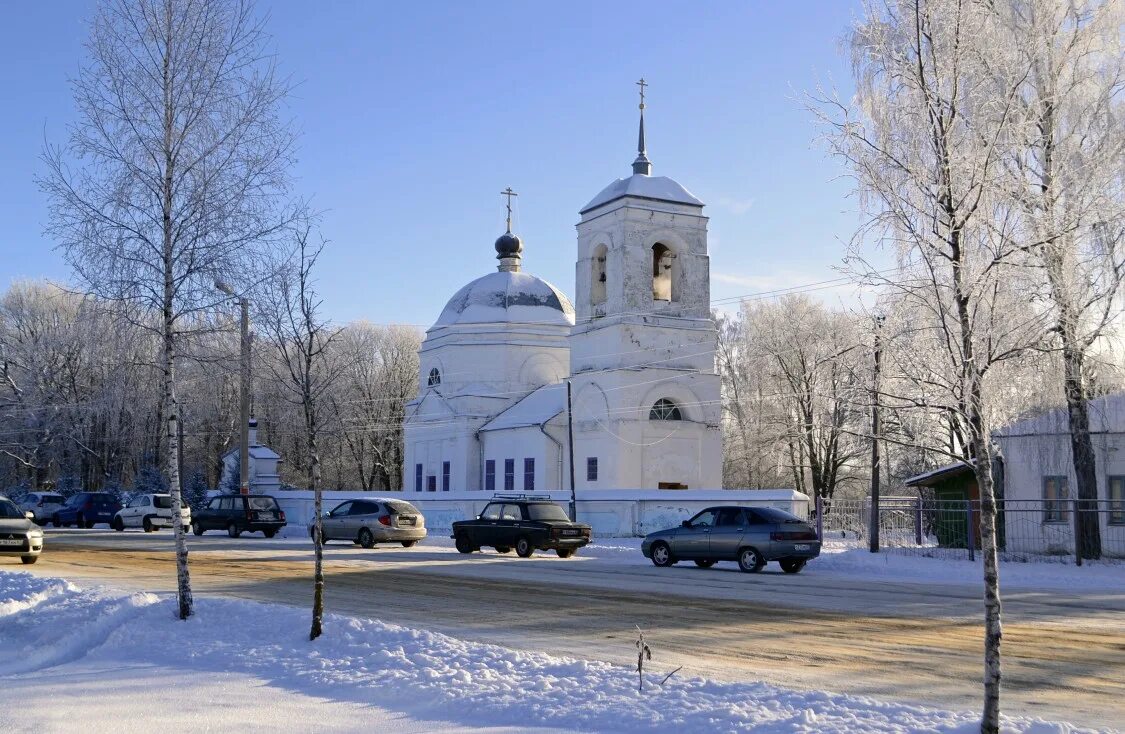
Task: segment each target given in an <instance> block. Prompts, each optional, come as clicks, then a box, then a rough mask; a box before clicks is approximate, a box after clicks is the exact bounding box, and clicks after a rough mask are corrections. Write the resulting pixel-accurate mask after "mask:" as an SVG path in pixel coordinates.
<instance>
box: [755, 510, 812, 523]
mask: <svg viewBox="0 0 1125 734" xmlns="http://www.w3.org/2000/svg"><path fill="white" fill-rule="evenodd" d="M754 512H756V513H757V514H758V515H759V516H760V517H761V518H762V519H763V520H765V521H766V522H804V520H802V519H801V518H799V517H797V516H796V515H793V514H790V513H788V512H786V511H785V510H779V509H777V508H776V507H755V508H754Z"/></svg>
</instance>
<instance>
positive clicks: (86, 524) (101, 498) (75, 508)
mask: <svg viewBox="0 0 1125 734" xmlns="http://www.w3.org/2000/svg"><path fill="white" fill-rule="evenodd" d="M120 509H121V503H120V502H118V500H117V497H115V496H114V495H112V494H110V493H109V492H79V493H78V494H76V495H73V496H72V497H71V498H70V499H68V500H67V501H66V504H64V505H63V506H62V507H60V508H59V509H57V510H55V513H54V514H53V515H52V516H51V522H52V524H54V526H55V527H56V528H57V527H60V526H66V527H70V526H71V525H77V526H78V527H80V528H92V527H94V525H96V524H98V523H100V522H104V523H105V524H106V525H109V524H110V523H111V522H112V521H113V516H114V515H116V514H117V511H118V510H120Z"/></svg>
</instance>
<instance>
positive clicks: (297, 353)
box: [263, 222, 342, 640]
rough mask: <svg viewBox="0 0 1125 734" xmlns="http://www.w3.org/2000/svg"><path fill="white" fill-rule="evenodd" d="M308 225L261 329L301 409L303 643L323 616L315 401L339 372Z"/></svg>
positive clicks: (274, 284)
mask: <svg viewBox="0 0 1125 734" xmlns="http://www.w3.org/2000/svg"><path fill="white" fill-rule="evenodd" d="M311 231H312V228H311V225H310V224H309V223H308V222H303V223H301V224H300V225H299V227H298V228H297V229H296V231H295V233H294V237H295V239H296V252H295V254H294V257H293V260H292V262H291V263H290V264H288V265H286V266H283V267H282V268H281V269H280V270H279V271H278V273H277V275H275V276H274V278H273V279H272V280H271V281H270V285H271V288H270V295H269V297H268V298H267V299H266V306H265V309H264V310H265V318H264V319H263V325H264V328H265V329H266V331H268V332H269V334H270V337H271V339H272V342H273V348H274V351H275V352H276V354H275V358H274V359H272V360H270V365H271V369H272V370H273V372H274V377H275V378H276V379H277V380H278V382H279V383H280V384H282V385H284V386H285V388H286V390H287V391H288V393H289V395H290V398H291V399H292V400H293V401H294V402H296V403H297V404H298V405H299V406H300V409H301V415H302V417H303V419H304V429H305V430H304V433H305V435H304V450H305V452H306V458H307V466H308V486H309V488H310V489H312V491H313V507H314V510H313V513H314V520H313V546H314V554H315V558H314V564H313V610H312V627H311V630H310V632H309V639H310V640H315V639H316V638H317V637H320V633H321V622H322V619H323V616H324V535H323V527H324V526H323V517H322V503H321V494H322V492H321V490H322V486H321V471H320V450H319V448H318V437H319V434H320V424H321V415H322V413H323V410H322V408H321V401H322V398H323V396H324V395H325V393H326V392H327V391H328V390H330V389H331V388H332V385H333V383H334V382H335V381H336V378H337V377H339V375H340V372H341V371H342V365H341V364H340V363H339V362H338V361H337V362H336V363H335V364H333V363H332V362H330V361H329V359H328V357H329V349H330V348H331V346H332V343H333V342H334V341H335V339H336V337H337V336H338V335H339V333H340V330H339V329H336V328H334V327H332V326H331V325H330V324H329V323H328V322H327V321H325V320H324V319H322V318H321V316H320V314H319V312H320V306H321V299H320V296H319V295H318V294H317V292H316V288H315V285H314V283H313V279H312V271H313V268H314V267H315V266H316V261H317V259H318V258H319V257H320V253H321V252H323V250H324V242H323V240H322V241H320V242H318V243H311V242H310V241H309V237H310V235H311Z"/></svg>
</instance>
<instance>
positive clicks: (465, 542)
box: [452, 495, 590, 558]
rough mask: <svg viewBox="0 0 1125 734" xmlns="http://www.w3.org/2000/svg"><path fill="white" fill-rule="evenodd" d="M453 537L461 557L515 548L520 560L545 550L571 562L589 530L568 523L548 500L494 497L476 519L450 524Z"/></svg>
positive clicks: (588, 536) (530, 497)
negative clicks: (482, 549) (491, 550)
mask: <svg viewBox="0 0 1125 734" xmlns="http://www.w3.org/2000/svg"><path fill="white" fill-rule="evenodd" d="M452 537H453V540H454V542H455V544H456V546H457V550H458V551H460V552H461V553H472V552H473V551H478V550H480V549H481V548H482V547H484V546H486V545H487V546H492V547H493V548H495V549H496V550H497V551H499V552H500V553H508V552H510V551H511V550H512V548H515V549H516V553H517V554H519V556H520V557H521V558H527V557H529V556H530V555H531V554H532V553H534V552H535V551H536V550H548V549H551V550H554V551H555V552H556V553H558V554H559V558H570V557H571V556H572V555H574V552H575V551H576V550H578V549H579V548H581V547H582V546H584V545H586V544H587V543H589V542H590V526H589V525H583V524H581V523H576V522H571V521H570V518H569V517H567V516H566V513H565V512H563V509H562V508H561V507H559V506H558V505H556V504H555V503H554V502H551V498H550V497H547V496H542V497H536V496H531V495H511V496H505V495H496V496H494V497H493V500H492V502H489V503H488V505H487V506H486V507H485V508H484V511H483V512H481V514H479V515H477V517H476V518H475V519H473V520H461V521H459V522H455V523H453V536H452Z"/></svg>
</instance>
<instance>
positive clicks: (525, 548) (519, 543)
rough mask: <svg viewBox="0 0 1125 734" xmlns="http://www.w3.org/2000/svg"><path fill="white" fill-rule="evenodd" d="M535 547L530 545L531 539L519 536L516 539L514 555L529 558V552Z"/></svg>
mask: <svg viewBox="0 0 1125 734" xmlns="http://www.w3.org/2000/svg"><path fill="white" fill-rule="evenodd" d="M534 552H535V549H534V548H532V547H531V541H530V540H528V539H527V538H519V539H517V540H516V555H517V556H519V557H520V558H531V554H532V553H534Z"/></svg>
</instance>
